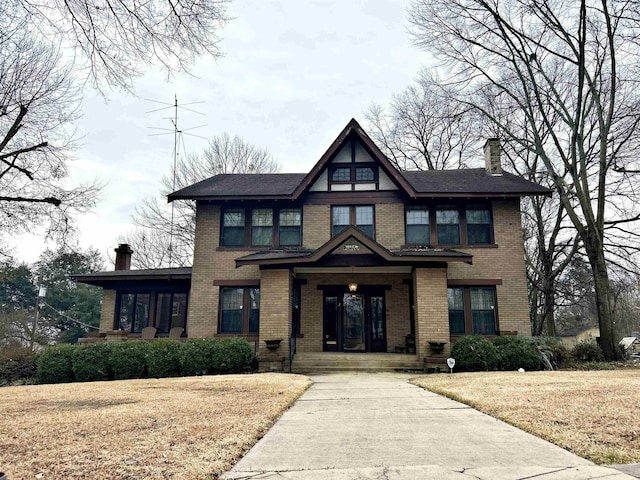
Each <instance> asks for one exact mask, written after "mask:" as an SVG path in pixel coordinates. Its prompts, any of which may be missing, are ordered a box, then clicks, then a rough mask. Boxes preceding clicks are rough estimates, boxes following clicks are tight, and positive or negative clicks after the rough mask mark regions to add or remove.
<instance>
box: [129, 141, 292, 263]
mask: <svg viewBox="0 0 640 480" xmlns="http://www.w3.org/2000/svg"><path fill="white" fill-rule="evenodd" d="M279 169H280V165H279V164H278V162H277V161H276V160H275V159H274V158H273V157H272V155H271V154H270V153H269V152H268V150H266V149H262V148H257V147H255V146H253V145H250V144H249V143H247V142H246V141H244V140H243V139H242V138H240V137H238V136H237V135H236V136H233V137H232V136H230V135H229V134H228V133H222V134H220V135H217V136H215V137H212V138H211V139H210V140H209V145H208V146H207V148H206V149H205V150H204V152H202V154H200V155H188V156H187V157H186V158H185V159H184V160H182V161H179V162H178V163H177V166H176V169H175V171H174V172H172V173H171V175H165V176H164V177H163V178H162V192H161V197H160V198H150V199H146V200H144V201H143V203H142V205H141V206H140V207H138V208H136V211H135V213H134V214H133V221H134V223H135V224H136V225H137V226H138V227H139V228H138V229H136V230H135V231H133V232H132V233H131V234H130V235H128V236H125V237H123V238H121V241H122V242H123V243H129V244H130V245H131V247H132V249H133V250H134V252H135V253H134V255H133V257H132V264H133V266H134V267H135V268H160V267H168V266H187V265H191V261H192V257H193V243H194V238H195V227H196V221H195V219H196V204H195V202H193V201H190V200H176V201H174V202H173V203H172V206H168V205H167V204H166V195H168V194H169V193H171V192H173V191H176V190H178V189H180V188H184V187H187V186H189V185H192V184H194V183H197V182H199V181H201V180H205V179H207V178H209V177H212V176H214V175H219V174H223V173H275V172H277V171H278V170H279ZM172 207H173V211H172Z"/></svg>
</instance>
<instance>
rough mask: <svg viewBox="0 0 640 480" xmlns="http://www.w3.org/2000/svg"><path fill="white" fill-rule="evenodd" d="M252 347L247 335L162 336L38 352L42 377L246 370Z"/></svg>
mask: <svg viewBox="0 0 640 480" xmlns="http://www.w3.org/2000/svg"><path fill="white" fill-rule="evenodd" d="M252 361H253V350H252V348H251V345H250V344H249V343H248V342H247V341H246V340H243V339H236V338H230V339H191V340H186V341H184V342H181V341H177V340H169V339H161V340H157V341H154V342H145V341H132V342H122V343H98V344H90V345H57V346H54V347H48V348H46V349H44V350H43V351H42V352H40V353H38V355H37V356H36V369H37V373H36V377H37V381H38V383H67V382H74V381H76V382H89V381H102V380H114V379H115V380H122V379H133V378H147V377H149V378H165V377H177V376H185V375H212V374H221V373H242V372H247V371H250V370H251V365H252Z"/></svg>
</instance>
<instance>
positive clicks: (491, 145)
mask: <svg viewBox="0 0 640 480" xmlns="http://www.w3.org/2000/svg"><path fill="white" fill-rule="evenodd" d="M484 165H485V168H486V169H487V173H490V174H491V175H502V162H501V161H500V139H498V138H489V139H488V140H487V143H485V144H484Z"/></svg>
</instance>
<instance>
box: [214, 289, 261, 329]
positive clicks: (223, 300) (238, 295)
mask: <svg viewBox="0 0 640 480" xmlns="http://www.w3.org/2000/svg"><path fill="white" fill-rule="evenodd" d="M259 331H260V289H259V288H248V287H245V288H235V287H234V288H228V287H225V288H221V289H220V328H219V332H220V333H237V334H258V332H259Z"/></svg>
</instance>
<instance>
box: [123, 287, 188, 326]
mask: <svg viewBox="0 0 640 480" xmlns="http://www.w3.org/2000/svg"><path fill="white" fill-rule="evenodd" d="M118 302H119V303H118V304H119V310H118V314H117V316H116V322H115V323H116V324H115V326H114V328H115V329H116V330H125V331H128V332H131V333H140V332H141V331H142V329H143V328H145V327H155V328H157V329H158V333H169V330H171V329H172V328H173V327H182V328H186V326H187V293H185V292H162V291H150V292H119V294H118ZM153 305H155V309H152V308H151V307H152V306H153Z"/></svg>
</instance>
